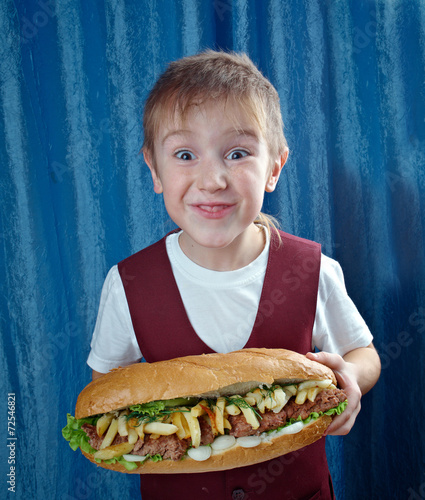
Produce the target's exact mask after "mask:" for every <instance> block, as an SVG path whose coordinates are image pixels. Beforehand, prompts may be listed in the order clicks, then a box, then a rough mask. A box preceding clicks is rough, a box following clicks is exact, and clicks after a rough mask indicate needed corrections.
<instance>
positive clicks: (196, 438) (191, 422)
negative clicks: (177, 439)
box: [183, 412, 201, 448]
mask: <svg viewBox="0 0 425 500" xmlns="http://www.w3.org/2000/svg"><path fill="white" fill-rule="evenodd" d="M183 416H184V418H185V419H186V422H187V425H188V426H189V430H190V437H191V438H192V446H193V447H194V448H197V447H198V446H199V445H200V444H201V428H200V426H199V422H198V419H197V418H196V417H194V416H193V415H192V413H191V412H184V413H183Z"/></svg>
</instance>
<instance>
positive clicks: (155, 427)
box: [143, 422, 179, 436]
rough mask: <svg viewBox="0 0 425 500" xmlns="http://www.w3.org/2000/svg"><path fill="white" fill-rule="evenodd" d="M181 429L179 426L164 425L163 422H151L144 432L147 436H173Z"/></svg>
mask: <svg viewBox="0 0 425 500" xmlns="http://www.w3.org/2000/svg"><path fill="white" fill-rule="evenodd" d="M178 430H179V428H178V427H177V425H173V424H164V423H163V422H149V423H148V424H145V427H144V429H143V432H145V433H146V434H158V435H160V436H171V434H175V433H176V432H177V431H178Z"/></svg>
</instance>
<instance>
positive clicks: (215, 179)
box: [145, 104, 286, 250]
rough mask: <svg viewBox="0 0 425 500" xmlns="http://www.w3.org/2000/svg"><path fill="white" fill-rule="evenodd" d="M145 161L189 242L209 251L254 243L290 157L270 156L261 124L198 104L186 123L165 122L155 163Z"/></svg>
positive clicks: (232, 111)
mask: <svg viewBox="0 0 425 500" xmlns="http://www.w3.org/2000/svg"><path fill="white" fill-rule="evenodd" d="M229 108H230V109H229ZM230 116H231V117H235V118H236V119H237V124H238V127H237V129H236V127H235V121H234V120H232V119H231V118H230ZM145 159H146V162H147V163H148V165H149V167H150V169H151V172H152V177H153V181H154V189H155V192H156V193H163V196H164V202H165V206H166V208H167V211H168V213H169V215H170V217H171V218H172V219H173V221H174V222H175V223H176V224H177V225H178V226H179V227H180V228H181V229H183V231H184V234H183V235H182V237H183V236H184V237H185V238H186V243H188V244H189V246H191V247H192V248H194V247H195V246H196V247H197V249H198V250H202V247H203V248H204V249H205V250H206V249H223V248H226V247H228V246H229V245H232V248H238V245H237V242H238V241H241V242H242V241H244V244H245V245H249V244H250V243H252V242H250V238H253V237H254V234H255V235H257V234H258V231H256V232H254V231H253V221H254V220H255V218H256V217H257V216H258V214H259V212H260V210H261V207H262V204H263V198H264V192H265V191H269V192H270V191H273V190H274V188H275V186H276V183H277V180H278V178H279V174H280V171H281V168H282V166H283V164H284V163H285V159H286V157H285V158H283V157H282V158H277V159H272V158H270V155H269V152H268V147H267V144H266V142H265V140H264V137H263V136H262V134H261V132H260V130H259V129H258V126H256V125H254V124H253V123H252V120H250V119H249V118H248V117H247V116H246V114H244V113H242V112H241V110H240V109H238V108H236V106H229V105H227V107H226V110H225V108H224V106H223V105H217V104H215V105H212V104H207V105H205V106H202V107H201V108H200V107H198V106H194V107H193V109H192V110H191V111H189V113H188V115H187V118H186V120H185V121H184V122H183V123H182V122H181V121H177V122H175V123H174V122H171V121H170V123H166V124H164V125H163V126H162V127H161V128H160V130H159V134H158V137H157V138H156V140H155V155H154V162H152V159H151V158H150V157H149V155H148V154H145ZM153 163H154V166H155V168H153ZM247 235H250V236H249V237H248V238H246V236H247ZM244 236H245V237H244ZM235 243H236V245H235Z"/></svg>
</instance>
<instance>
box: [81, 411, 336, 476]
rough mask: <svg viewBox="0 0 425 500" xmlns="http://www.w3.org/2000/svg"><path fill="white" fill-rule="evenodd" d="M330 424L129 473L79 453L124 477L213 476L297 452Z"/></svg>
mask: <svg viewBox="0 0 425 500" xmlns="http://www.w3.org/2000/svg"><path fill="white" fill-rule="evenodd" d="M331 422H332V417H330V416H329V415H323V416H322V417H320V418H318V419H317V420H313V421H311V422H310V423H309V424H307V425H306V426H304V429H303V430H302V431H301V432H299V433H298V434H289V435H288V434H286V435H283V436H280V437H277V438H274V439H273V440H270V441H263V442H262V443H261V444H259V445H258V446H256V447H255V448H242V447H241V446H238V445H237V444H236V445H235V446H233V447H232V448H229V449H227V450H225V451H221V452H216V453H214V454H213V455H212V456H211V457H210V458H209V459H208V460H205V461H204V462H197V461H196V460H192V459H191V458H188V457H186V458H184V459H183V460H178V461H174V460H162V461H161V462H151V461H146V462H145V463H143V464H142V465H140V467H137V469H134V470H131V471H128V470H127V469H126V468H125V467H124V466H123V465H121V464H119V463H115V464H105V463H104V462H100V463H97V462H96V461H95V460H94V458H93V455H90V454H88V453H86V452H84V451H82V450H81V452H82V453H83V455H84V456H85V457H87V458H88V459H89V460H90V461H91V462H93V463H95V464H96V465H98V466H99V467H102V468H104V469H110V470H115V471H117V472H123V473H126V474H187V473H196V472H214V471H220V470H227V469H234V468H235V467H245V466H248V465H255V464H258V463H260V462H265V461H267V460H272V459H274V458H277V457H280V456H282V455H285V454H286V453H290V452H292V451H296V450H299V449H300V448H303V447H304V446H307V445H309V444H312V443H314V442H315V441H317V440H318V439H320V438H321V437H322V436H323V433H324V432H325V430H326V429H327V428H328V427H329V424H330V423H331Z"/></svg>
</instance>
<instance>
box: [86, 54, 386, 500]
mask: <svg viewBox="0 0 425 500" xmlns="http://www.w3.org/2000/svg"><path fill="white" fill-rule="evenodd" d="M144 131H145V141H144V145H143V154H144V158H145V161H146V163H147V165H148V167H149V169H150V171H151V174H152V179H153V185H154V190H155V192H156V193H158V194H162V195H163V197H164V203H165V206H166V209H167V211H168V213H169V215H170V217H171V218H172V220H173V221H174V222H175V223H176V224H177V226H178V227H179V230H178V231H176V232H173V233H171V234H169V235H167V237H165V238H163V239H162V240H160V241H159V242H157V243H156V244H154V245H152V246H151V247H148V248H147V249H144V250H142V251H141V252H138V253H136V254H135V255H133V256H131V257H129V258H127V259H125V260H124V261H122V262H120V263H119V264H118V266H114V268H112V269H111V271H110V272H109V274H108V277H107V279H106V281H105V285H104V288H103V291H102V297H101V302H100V308H99V316H98V320H97V323H96V327H95V332H94V335H93V341H92V351H91V353H90V355H89V359H88V363H89V366H90V367H91V368H92V369H93V378H96V377H98V376H101V375H102V374H103V373H106V372H107V371H109V370H110V369H111V368H115V367H117V366H120V365H121V366H123V365H126V364H131V363H134V362H138V361H140V359H141V357H142V354H143V357H144V358H145V359H146V361H148V362H153V361H158V360H161V359H168V358H172V357H177V356H183V355H189V354H200V353H202V352H205V353H207V352H214V351H216V352H228V351H232V350H236V349H241V348H243V347H269V348H271V347H281V348H287V349H292V350H295V351H298V352H301V353H302V354H307V356H308V357H310V358H311V359H316V360H317V361H319V362H321V363H324V364H326V365H327V366H329V367H330V368H332V369H333V370H334V371H335V372H336V374H337V377H338V381H339V384H340V386H341V387H342V388H343V389H344V390H345V392H346V393H347V395H348V401H349V405H348V407H347V409H346V410H345V412H344V413H343V414H342V415H340V416H339V417H337V418H335V419H334V421H333V423H332V424H331V426H330V427H329V429H328V434H346V433H348V432H349V430H350V429H351V427H352V425H353V424H354V421H355V419H356V416H357V414H358V412H359V410H360V399H361V395H362V394H364V393H365V392H367V391H368V390H369V389H370V388H371V387H373V385H374V384H375V383H376V381H377V379H378V377H379V372H380V363H379V357H378V355H377V353H376V351H375V349H374V347H373V344H372V335H371V334H370V332H369V330H368V328H367V327H366V325H365V323H364V321H363V320H362V318H361V317H360V315H359V314H358V312H357V310H356V308H355V306H354V305H353V304H352V302H351V300H350V299H349V298H348V296H347V294H346V291H345V287H344V284H343V277H342V272H341V270H340V267H339V266H338V264H337V263H336V262H334V261H332V260H331V259H329V258H327V257H324V256H322V255H321V253H320V246H319V245H317V244H316V243H313V242H309V241H307V240H303V239H300V238H296V237H293V236H291V235H288V234H285V233H283V232H281V231H278V230H277V229H276V228H275V226H274V225H273V221H272V219H271V218H269V217H268V216H266V215H264V214H262V213H261V207H262V204H263V198H264V192H272V191H273V190H274V189H275V187H276V184H277V182H278V179H279V176H280V172H281V170H282V168H283V166H284V164H285V162H286V160H287V156H288V147H287V144H286V140H285V137H284V135H283V124H282V118H281V113H280V105H279V98H278V95H277V92H276V90H275V89H274V87H273V86H272V85H271V84H270V82H269V81H268V80H267V79H266V78H264V77H263V76H262V75H261V73H260V72H259V71H258V69H257V68H256V67H255V66H254V65H253V64H252V62H251V61H250V60H249V59H248V57H246V56H244V55H242V56H241V55H236V54H226V53H222V52H213V51H207V52H205V53H202V54H198V55H196V56H192V57H188V58H184V59H181V60H180V61H177V62H174V63H172V64H171V65H170V66H169V68H168V69H167V70H166V71H165V73H164V74H163V75H162V76H161V77H160V78H159V80H158V81H157V83H156V85H155V86H154V88H153V90H152V92H151V94H150V96H149V98H148V101H147V103H146V107H145V112H144ZM315 347H317V348H318V349H320V350H321V351H322V352H320V353H317V354H313V353H312V352H311V351H312V350H313V349H314V348H315ZM280 464H281V466H282V465H283V474H282V476H280V475H279V477H274V476H273V477H272V478H271V480H266V481H264V480H263V481H262V482H261V481H258V478H259V474H260V472H261V471H262V470H265V471H267V467H268V466H269V467H271V464H269V463H268V462H266V463H264V464H260V466H261V467H260V466H252V467H243V468H239V469H235V470H233V471H226V472H217V473H207V474H194V475H192V474H189V475H188V474H182V475H163V476H161V477H158V476H156V475H153V476H146V477H143V476H142V478H141V492H142V497H143V500H149V499H151V498H152V499H153V498H161V499H163V500H164V499H167V498H173V499H175V498H180V497H182V498H183V497H184V498H193V497H196V498H214V499H218V498H220V499H224V498H268V499H273V498H311V497H316V495H321V496H320V498H333V491H332V485H331V481H330V477H329V471H328V468H327V464H326V457H325V447H324V440H320V441H318V442H317V443H315V444H313V445H311V446H309V447H308V448H306V449H304V451H302V452H300V451H299V452H296V453H294V454H290V455H286V456H285V457H282V460H281V462H280ZM288 478H289V479H288Z"/></svg>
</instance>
